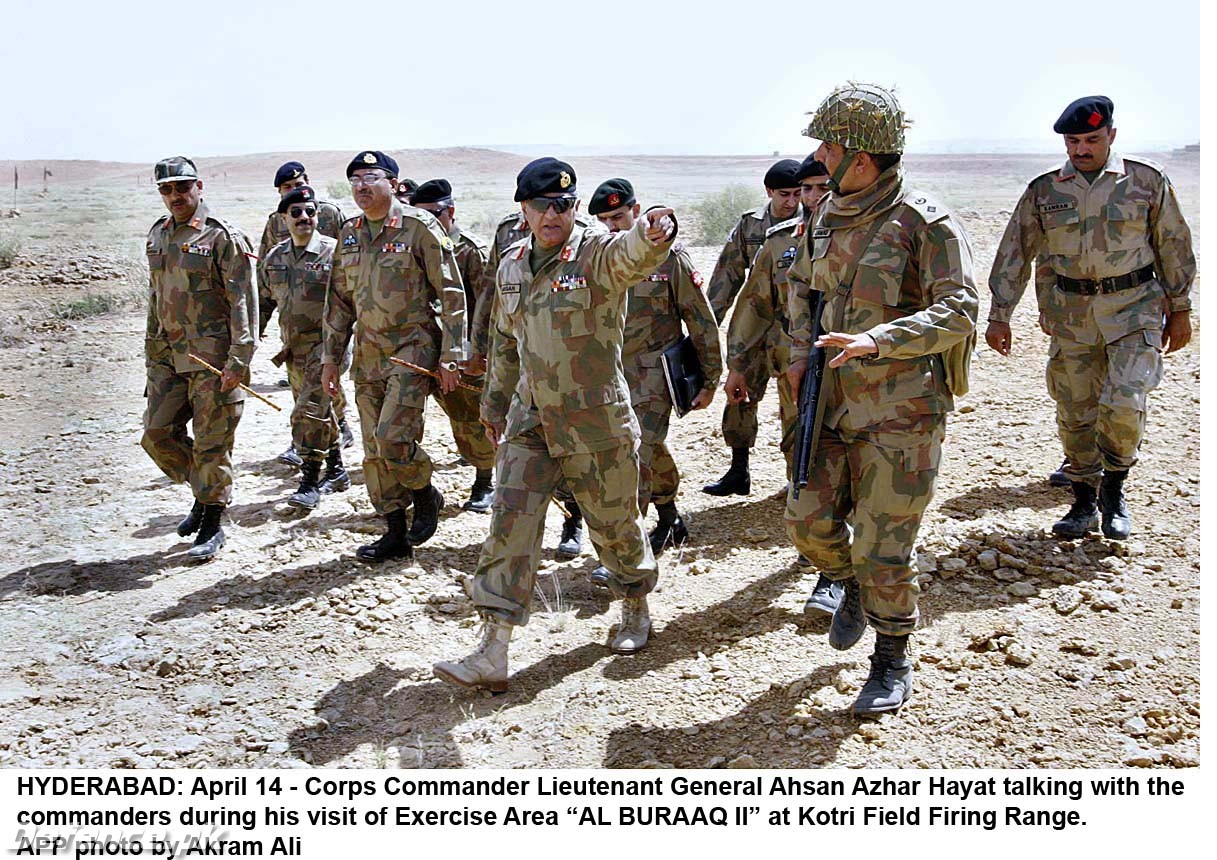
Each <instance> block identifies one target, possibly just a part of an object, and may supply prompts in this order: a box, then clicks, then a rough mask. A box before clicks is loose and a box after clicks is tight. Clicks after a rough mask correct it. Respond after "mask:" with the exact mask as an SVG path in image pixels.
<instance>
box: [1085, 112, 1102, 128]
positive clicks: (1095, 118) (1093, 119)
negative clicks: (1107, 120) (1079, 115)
mask: <svg viewBox="0 0 1217 860" xmlns="http://www.w3.org/2000/svg"><path fill="white" fill-rule="evenodd" d="M1102 121H1103V114H1101V113H1099V112H1098V111H1097V110H1092V111H1091V112H1090V116H1089V117H1088V118H1087V119H1086V124H1087V125H1089V126H1090V127H1091V128H1098V127H1099V123H1101V122H1102Z"/></svg>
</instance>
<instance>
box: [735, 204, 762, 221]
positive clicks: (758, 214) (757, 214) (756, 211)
mask: <svg viewBox="0 0 1217 860" xmlns="http://www.w3.org/2000/svg"><path fill="white" fill-rule="evenodd" d="M768 207H769V204H768V203H762V204H761V205H760V206H753V207H752V208H751V209H749V210H748V211H746V212H745V213H744V214H743V215H741V216H739V217H740V220H741V221H743V220H744V219H745V218H747V217H748V216H749V215H751V216H752V217H753V218H756V219H757V220H760V219H763V218H764V217H765V210H766V209H767V208H768Z"/></svg>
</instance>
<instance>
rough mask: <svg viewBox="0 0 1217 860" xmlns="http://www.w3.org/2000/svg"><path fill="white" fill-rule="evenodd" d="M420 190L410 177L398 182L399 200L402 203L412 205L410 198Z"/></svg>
mask: <svg viewBox="0 0 1217 860" xmlns="http://www.w3.org/2000/svg"><path fill="white" fill-rule="evenodd" d="M417 190H418V183H417V182H415V181H414V180H413V179H410V178H409V177H406V178H403V179H399V180H397V199H398V200H400V201H401V202H402V203H410V198H411V197H413V196H414V192H415V191H417Z"/></svg>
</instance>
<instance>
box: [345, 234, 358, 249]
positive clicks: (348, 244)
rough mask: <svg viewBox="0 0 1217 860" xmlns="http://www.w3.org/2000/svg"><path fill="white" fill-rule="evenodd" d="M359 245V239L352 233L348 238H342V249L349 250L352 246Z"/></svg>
mask: <svg viewBox="0 0 1217 860" xmlns="http://www.w3.org/2000/svg"><path fill="white" fill-rule="evenodd" d="M358 244H359V237H358V236H356V235H355V234H354V233H352V234H351V235H350V236H345V237H343V240H342V247H344V248H350V247H351V246H352V245H358Z"/></svg>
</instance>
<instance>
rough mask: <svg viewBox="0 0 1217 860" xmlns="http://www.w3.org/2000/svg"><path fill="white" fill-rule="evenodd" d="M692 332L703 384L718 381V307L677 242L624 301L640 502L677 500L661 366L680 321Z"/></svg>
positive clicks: (669, 412) (709, 386)
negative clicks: (637, 429)
mask: <svg viewBox="0 0 1217 860" xmlns="http://www.w3.org/2000/svg"><path fill="white" fill-rule="evenodd" d="M682 320H683V321H684V324H685V326H686V327H687V329H688V331H689V336H690V337H691V338H692V339H693V344H694V346H695V347H696V349H697V357H698V359H699V360H700V361H701V366H702V371H703V372H704V373H705V375H706V384H705V387H706V388H707V389H709V390H711V391H713V390H714V388H715V386H717V385H718V378H719V376H720V375H721V373H722V366H723V357H722V350H721V348H720V346H719V342H718V325H717V324H716V323H715V321H714V312H713V311H712V310H710V303H709V302H708V301H706V296H705V294H704V293H702V291H701V275H700V274H698V272H697V271H696V270H695V269H694V268H693V261H692V260H691V259H690V258H689V253H688V252H687V251H686V250H685V249H684V246H683V245H680V244H679V243H678V244H677V245H676V246H674V247H673V249H672V253H671V254H669V255H668V258H667V259H666V260H665V261H664V262H663V265H661V266H660V267H659V268H658V269H656V270H655V271H654V272H653V273H651V274H650V275H648V276H647V278H646V279H645V280H643V281H641V282H639V283H637V284H635V285H634V286H633V287H632V288H631V289H630V293H629V300H628V301H627V304H626V314H625V334H624V340H623V346H622V356H621V360H622V364H623V366H624V368H625V378H626V382H627V383H628V385H629V388H630V405H631V406H632V407H633V409H634V414H635V416H636V417H637V418H638V424H639V426H640V427H641V430H642V441H641V444H640V445H639V448H638V469H639V477H638V505H639V508H640V509H641V510H642V511H643V512H644V513H645V512H646V509H647V504H648V502H654V503H655V504H656V505H663V504H667V503H669V502H673V501H675V500H676V491H677V489H678V488H679V486H680V473H679V472H678V471H677V469H676V463H675V461H674V460H673V459H672V454H671V452H670V451H669V450H668V447H667V445H666V444H664V440H665V439H666V438H667V435H668V422H669V421H670V420H671V416H672V399H671V395H670V394H669V393H668V383H667V379H666V376H665V375H664V369H663V360H662V356H663V351H664V350H665V349H667V348H668V347H669V346H671V345H672V344H674V343H676V341H678V340H680V338H681V337H682V335H683V333H682V331H681V321H682Z"/></svg>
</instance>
